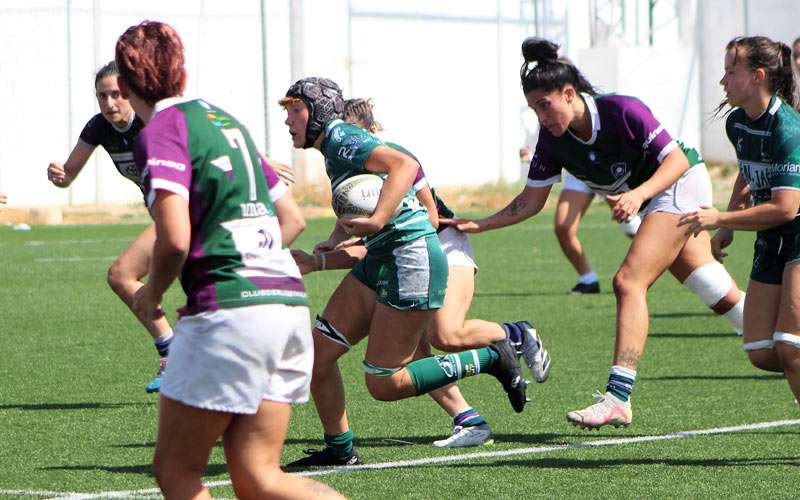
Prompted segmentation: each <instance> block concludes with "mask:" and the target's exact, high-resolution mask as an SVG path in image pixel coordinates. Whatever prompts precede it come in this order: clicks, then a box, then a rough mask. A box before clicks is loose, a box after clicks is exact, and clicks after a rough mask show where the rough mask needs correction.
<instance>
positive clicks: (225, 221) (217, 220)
mask: <svg viewBox="0 0 800 500" xmlns="http://www.w3.org/2000/svg"><path fill="white" fill-rule="evenodd" d="M134 157H135V159H136V163H137V165H139V167H140V168H142V169H143V177H144V183H145V195H146V198H147V204H148V206H152V203H153V200H154V199H155V194H156V191H157V190H159V189H161V190H165V191H170V192H172V193H176V194H178V195H180V196H182V197H183V198H185V199H186V200H187V201H188V202H189V215H190V221H191V226H192V232H191V246H190V249H189V255H188V257H187V258H186V262H185V263H184V265H183V270H182V271H181V285H182V286H183V290H184V291H185V292H186V298H187V304H186V307H185V308H183V309H182V311H181V313H182V314H196V313H198V312H201V311H209V310H215V309H220V308H230V307H242V306H249V305H255V304H265V303H282V304H290V305H306V304H307V303H308V298H307V296H306V292H305V288H304V287H303V281H302V279H301V277H300V271H299V269H298V268H297V265H296V264H295V262H294V259H292V256H291V254H290V253H289V250H288V249H284V248H283V244H282V240H281V231H280V226H279V224H278V218H277V216H276V214H275V207H274V204H273V202H274V201H276V200H278V199H279V198H280V197H281V196H283V195H284V194H285V193H286V191H287V189H286V185H285V184H283V183H282V182H280V181H279V180H278V176H277V175H276V174H275V172H274V171H273V170H272V168H271V167H270V166H269V165H268V164H267V163H266V161H265V160H264V159H263V157H261V155H260V154H259V153H258V151H257V149H256V147H255V144H254V143H253V140H252V138H251V137H250V134H249V132H248V131H247V129H246V128H245V127H244V126H243V125H242V124H240V123H239V122H238V121H237V120H236V119H235V118H233V117H232V116H231V115H230V114H228V113H226V112H225V111H223V110H221V109H220V108H218V107H216V106H213V105H211V104H209V103H207V102H206V101H204V100H202V99H193V100H176V99H168V100H165V101H161V102H159V103H158V104H157V105H156V109H155V112H154V116H153V118H152V119H151V120H150V123H148V124H147V126H146V127H145V128H144V129H142V131H141V132H140V133H139V137H138V138H137V140H136V147H135V149H134Z"/></svg>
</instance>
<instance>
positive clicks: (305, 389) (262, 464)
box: [224, 304, 341, 498]
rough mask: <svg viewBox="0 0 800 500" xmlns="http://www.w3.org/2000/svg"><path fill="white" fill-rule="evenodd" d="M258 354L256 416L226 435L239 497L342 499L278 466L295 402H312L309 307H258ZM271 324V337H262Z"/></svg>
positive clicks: (238, 421) (241, 418)
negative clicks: (259, 373) (258, 370)
mask: <svg viewBox="0 0 800 500" xmlns="http://www.w3.org/2000/svg"><path fill="white" fill-rule="evenodd" d="M259 307H260V309H261V311H262V315H261V316H260V318H259V321H258V323H257V325H258V332H257V334H260V338H261V340H262V343H261V344H260V345H259V348H260V351H258V359H259V361H258V362H259V364H263V366H264V371H263V372H262V373H263V375H262V376H259V377H254V378H256V380H257V382H256V383H257V394H258V395H259V398H260V400H259V401H258V406H257V407H256V408H255V410H256V411H255V412H254V413H252V414H241V415H237V416H236V417H235V418H234V419H233V421H232V422H231V424H230V425H229V426H228V428H227V429H226V430H225V434H224V444H225V457H226V461H227V464H228V471H229V472H230V475H231V481H232V482H233V488H234V490H235V491H236V496H237V498H272V497H275V498H316V496H319V497H320V498H341V497H340V496H339V495H338V494H337V493H336V492H335V491H333V490H332V489H330V488H328V487H327V486H325V485H322V484H320V483H316V482H314V481H310V480H308V479H302V478H300V477H298V476H294V475H286V474H284V473H283V472H282V471H281V469H280V467H279V465H278V464H279V460H280V454H281V448H282V447H283V442H284V439H285V438H286V429H287V427H288V425H289V416H290V414H291V406H290V405H291V404H295V403H305V402H306V401H308V396H309V385H310V380H311V372H312V366H313V357H314V353H313V350H312V349H313V347H312V337H311V326H310V324H309V314H308V308H307V307H298V306H286V305H281V304H270V305H265V306H259ZM264 324H269V325H270V333H271V335H270V337H269V339H264V338H263V326H262V325H264Z"/></svg>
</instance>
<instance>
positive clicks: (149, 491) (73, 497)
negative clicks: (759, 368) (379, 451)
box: [0, 419, 800, 500]
mask: <svg viewBox="0 0 800 500" xmlns="http://www.w3.org/2000/svg"><path fill="white" fill-rule="evenodd" d="M790 425H800V419H795V420H774V421H771V422H759V423H756V424H744V425H734V426H730V427H714V428H711V429H700V430H695V431H682V432H671V433H669V434H660V435H654V436H637V437H632V438H615V439H602V440H597V441H581V442H578V443H572V444H559V445H553V446H539V447H532V448H515V449H511V450H498V451H486V452H481V453H465V454H459V455H447V456H441V457H431V458H420V459H416V460H400V461H397V462H381V463H376V464H363V465H350V466H344V467H336V468H331V469H324V470H318V471H311V472H300V473H297V474H298V475H301V476H308V477H313V476H328V475H332V474H345V473H348V472H355V471H361V470H381V469H394V468H400V467H414V466H418V465H431V464H442V463H448V462H461V461H465V460H480V459H485V458H496V457H509V456H516V455H536V454H540V453H549V452H551V451H565V450H574V449H579V448H599V447H602V446H618V445H625V444H638V443H652V442H656V441H670V440H674V439H685V438H691V437H698V436H712V435H716V434H732V433H735V432H743V431H753V430H764V429H772V428H775V427H786V426H790ZM230 484H231V482H230V480H221V481H211V482H208V483H206V484H205V485H206V487H207V488H215V487H219V486H229V485H230ZM3 495H27V496H33V497H49V498H52V499H65V498H66V499H69V500H89V499H94V498H160V497H161V495H160V492H159V490H158V488H146V489H141V490H127V491H104V492H100V493H75V492H55V491H35V490H2V489H0V496H3Z"/></svg>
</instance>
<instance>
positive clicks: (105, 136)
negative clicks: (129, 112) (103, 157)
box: [80, 113, 144, 191]
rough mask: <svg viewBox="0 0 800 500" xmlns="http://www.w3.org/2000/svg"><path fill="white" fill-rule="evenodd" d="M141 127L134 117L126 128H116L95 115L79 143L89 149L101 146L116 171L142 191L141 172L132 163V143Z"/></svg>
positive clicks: (100, 116) (142, 123)
mask: <svg viewBox="0 0 800 500" xmlns="http://www.w3.org/2000/svg"><path fill="white" fill-rule="evenodd" d="M142 127H144V122H143V121H142V119H141V118H139V117H138V116H136V115H133V116H131V121H130V123H129V124H128V126H127V127H125V128H118V127H117V126H116V125H114V124H113V123H111V122H109V121H108V120H106V119H105V117H104V116H103V114H102V113H97V114H96V115H94V116H93V117H92V119H91V120H89V122H88V123H87V124H86V126H85V127H83V130H82V131H81V135H80V141H81V142H82V143H83V144H85V145H86V146H88V147H89V148H90V149H94V148H96V147H97V146H103V149H105V150H106V152H107V153H108V155H109V156H110V157H111V161H113V162H114V166H115V167H117V171H119V173H120V174H122V176H123V177H125V178H126V179H128V180H130V181H131V182H133V183H135V184H136V185H137V186H139V189H141V190H142V191H144V187H143V186H142V176H141V171H140V170H139V167H137V166H136V163H135V162H134V161H133V142H134V140H135V139H136V136H137V135H138V134H139V131H140V130H142Z"/></svg>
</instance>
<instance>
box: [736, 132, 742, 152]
mask: <svg viewBox="0 0 800 500" xmlns="http://www.w3.org/2000/svg"><path fill="white" fill-rule="evenodd" d="M742 142H744V137H741V136H740V137H739V138H738V139H736V152H737V153H741V152H742Z"/></svg>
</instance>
